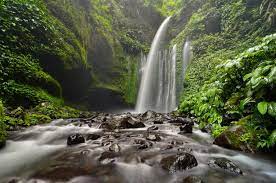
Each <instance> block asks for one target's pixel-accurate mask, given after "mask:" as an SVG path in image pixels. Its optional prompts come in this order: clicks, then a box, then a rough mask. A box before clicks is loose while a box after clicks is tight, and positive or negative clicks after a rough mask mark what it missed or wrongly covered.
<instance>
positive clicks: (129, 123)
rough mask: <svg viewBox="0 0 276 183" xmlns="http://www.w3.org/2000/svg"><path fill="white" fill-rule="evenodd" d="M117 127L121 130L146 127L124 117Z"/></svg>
mask: <svg viewBox="0 0 276 183" xmlns="http://www.w3.org/2000/svg"><path fill="white" fill-rule="evenodd" d="M118 127H119V128H121V129H126V128H144V127H146V126H145V124H144V123H142V122H140V121H137V120H136V119H134V118H132V117H125V118H122V119H121V120H120V121H119V124H118Z"/></svg>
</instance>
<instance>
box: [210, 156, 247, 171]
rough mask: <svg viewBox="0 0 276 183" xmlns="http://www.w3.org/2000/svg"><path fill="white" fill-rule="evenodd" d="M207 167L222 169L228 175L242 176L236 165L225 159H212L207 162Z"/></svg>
mask: <svg viewBox="0 0 276 183" xmlns="http://www.w3.org/2000/svg"><path fill="white" fill-rule="evenodd" d="M208 165H209V166H210V167H213V168H221V169H224V170H226V171H228V172H230V173H234V174H243V173H242V171H241V169H240V168H239V167H238V166H237V165H235V164H234V163H233V162H232V161H230V160H228V159H226V158H214V159H212V160H210V161H209V162H208Z"/></svg>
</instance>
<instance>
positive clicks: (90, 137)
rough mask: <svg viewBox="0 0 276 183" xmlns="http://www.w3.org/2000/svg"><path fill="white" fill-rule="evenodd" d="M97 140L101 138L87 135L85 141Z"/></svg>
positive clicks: (96, 135) (95, 135)
mask: <svg viewBox="0 0 276 183" xmlns="http://www.w3.org/2000/svg"><path fill="white" fill-rule="evenodd" d="M99 138H101V136H100V135H98V134H89V135H88V136H87V137H86V140H98V139H99Z"/></svg>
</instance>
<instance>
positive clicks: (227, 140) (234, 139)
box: [214, 125, 256, 152]
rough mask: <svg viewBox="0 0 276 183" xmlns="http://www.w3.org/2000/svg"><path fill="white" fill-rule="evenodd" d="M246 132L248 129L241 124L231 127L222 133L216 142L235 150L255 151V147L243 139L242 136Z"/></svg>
mask: <svg viewBox="0 0 276 183" xmlns="http://www.w3.org/2000/svg"><path fill="white" fill-rule="evenodd" d="M245 133H246V129H245V128H244V127H243V126H241V125H235V126H232V127H229V128H228V129H227V130H225V131H224V132H223V133H222V134H221V135H219V136H218V137H217V138H215V141H214V144H216V145H218V146H221V147H224V148H228V149H233V150H240V151H244V152H255V151H256V149H255V147H252V146H251V145H249V144H248V143H246V142H243V141H241V137H242V136H243V135H244V134H245Z"/></svg>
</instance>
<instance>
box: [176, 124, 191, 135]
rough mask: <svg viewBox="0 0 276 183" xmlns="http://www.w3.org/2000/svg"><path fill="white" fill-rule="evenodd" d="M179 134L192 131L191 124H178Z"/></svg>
mask: <svg viewBox="0 0 276 183" xmlns="http://www.w3.org/2000/svg"><path fill="white" fill-rule="evenodd" d="M179 128H180V134H185V133H193V124H192V123H188V124H184V125H183V126H180V127H179Z"/></svg>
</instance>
